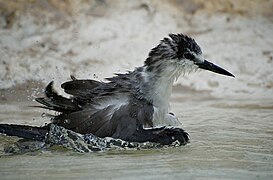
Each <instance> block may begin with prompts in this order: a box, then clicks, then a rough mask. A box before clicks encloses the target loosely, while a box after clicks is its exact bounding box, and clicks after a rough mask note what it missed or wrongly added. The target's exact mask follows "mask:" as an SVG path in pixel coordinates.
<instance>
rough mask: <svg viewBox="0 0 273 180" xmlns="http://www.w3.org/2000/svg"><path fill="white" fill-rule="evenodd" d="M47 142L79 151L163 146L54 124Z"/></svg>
mask: <svg viewBox="0 0 273 180" xmlns="http://www.w3.org/2000/svg"><path fill="white" fill-rule="evenodd" d="M46 142H47V143H48V144H50V145H62V146H64V147H65V148H68V149H71V150H73V151H77V152H94V151H105V150H110V149H111V150H112V149H120V150H122V149H149V148H161V147H163V145H161V144H159V143H152V142H144V143H138V142H128V141H123V140H121V139H114V138H110V137H106V138H100V137H97V136H95V135H93V134H85V135H82V134H79V133H75V132H74V131H71V130H67V129H65V128H63V127H60V126H57V125H53V124H52V125H51V126H50V131H49V133H48V135H47V138H46ZM181 145H182V144H180V143H179V142H174V143H173V144H171V145H169V146H181Z"/></svg>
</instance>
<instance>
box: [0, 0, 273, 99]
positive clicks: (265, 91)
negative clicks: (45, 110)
mask: <svg viewBox="0 0 273 180" xmlns="http://www.w3.org/2000/svg"><path fill="white" fill-rule="evenodd" d="M272 9H273V1H272V0H259V1H256V0H248V1H245V0H210V1H206V0H170V1H149V0H140V1H124V0H120V1H110V0H77V1H74V0H13V1H6V0H0V89H1V91H0V92H1V100H0V101H2V102H5V101H8V99H12V98H16V99H18V98H23V97H24V96H25V94H24V93H27V94H28V95H29V94H30V95H32V96H33V97H36V95H38V93H39V92H40V91H41V89H42V87H44V85H45V84H47V83H48V82H50V81H52V80H54V81H55V82H56V84H55V85H56V88H57V89H58V88H59V85H57V84H59V83H61V82H63V81H65V80H68V79H69V76H70V74H73V75H75V76H76V77H77V78H92V79H98V80H103V79H104V78H105V77H109V76H112V75H113V73H114V72H125V71H127V70H133V69H134V67H136V66H141V65H142V64H143V61H144V60H145V59H146V57H147V55H148V53H149V51H150V49H151V48H152V47H154V46H156V45H157V44H158V42H159V40H160V39H162V38H163V37H165V36H167V35H168V34H169V33H184V34H187V35H189V36H192V37H193V38H194V39H195V40H196V41H197V43H198V44H199V45H200V46H201V48H202V50H203V53H204V55H205V57H206V58H207V59H208V60H210V61H211V62H214V63H216V64H218V65H220V66H222V67H223V68H225V69H227V70H228V71H230V72H232V73H233V74H234V75H235V76H236V78H235V79H234V78H228V77H223V76H220V75H217V74H213V73H209V72H203V71H202V72H197V73H195V74H191V75H186V76H185V77H181V78H180V79H179V80H178V82H176V85H177V86H182V87H187V88H189V89H190V90H194V91H196V90H197V91H207V92H209V93H210V94H211V95H213V96H216V97H240V98H242V97H244V98H257V99H260V100H262V99H268V98H273V48H272V47H273V11H272ZM26 90H27V91H28V92H27V91H26ZM13 92H14V93H16V92H17V93H16V94H18V92H20V93H21V94H20V97H17V96H14V94H13Z"/></svg>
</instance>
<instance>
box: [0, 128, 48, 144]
mask: <svg viewBox="0 0 273 180" xmlns="http://www.w3.org/2000/svg"><path fill="white" fill-rule="evenodd" d="M48 132H49V127H47V126H44V127H34V126H25V125H16V124H0V133H3V134H6V135H9V136H17V137H21V138H24V139H30V140H36V141H45V138H46V134H47V133H48Z"/></svg>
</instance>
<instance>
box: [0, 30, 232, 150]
mask: <svg viewBox="0 0 273 180" xmlns="http://www.w3.org/2000/svg"><path fill="white" fill-rule="evenodd" d="M198 69H204V70H208V71H212V72H215V73H218V74H222V75H226V76H231V77H234V75H233V74H231V73H230V72H228V71H226V70H224V69H223V68H221V67H219V66H217V65H215V64H213V63H211V62H209V61H207V60H206V59H205V58H204V56H203V54H202V51H201V48H200V47H199V45H198V44H197V43H196V42H195V40H194V39H193V38H191V37H189V36H187V35H184V34H169V36H168V37H165V38H163V39H162V40H161V41H160V43H159V44H158V45H157V46H156V47H154V48H153V49H152V50H151V51H150V52H149V55H148V57H147V59H146V60H145V61H144V65H143V66H141V67H136V68H135V69H134V70H133V71H128V72H127V73H124V74H115V75H114V76H113V77H110V78H106V81H105V82H102V81H96V80H92V79H76V78H75V77H74V76H71V79H72V80H71V81H68V82H65V83H63V84H62V85H61V87H62V88H63V89H64V92H65V93H67V94H69V95H70V97H69V98H67V97H63V96H61V95H59V94H58V93H57V92H56V91H55V90H54V88H53V82H50V83H49V84H48V86H47V87H46V88H45V97H41V98H36V101H37V102H39V103H40V104H42V106H40V107H42V108H45V109H49V110H52V111H55V112H58V113H57V115H55V116H54V117H53V118H52V119H51V123H50V124H55V125H58V126H62V127H64V128H66V129H69V130H72V131H74V132H77V133H80V134H90V133H91V134H93V135H96V136H97V137H101V138H104V137H112V138H117V139H122V140H125V141H129V142H147V141H149V142H155V143H160V144H162V145H169V144H172V143H173V142H175V141H178V142H179V143H180V144H181V145H185V144H187V143H188V142H189V134H188V133H187V132H186V131H185V130H183V129H182V128H181V127H179V126H178V124H180V121H179V120H178V118H177V117H175V115H174V114H173V113H171V112H170V105H169V101H170V96H171V91H172V86H173V83H174V82H175V80H176V79H177V78H178V77H179V76H180V75H181V74H182V75H184V74H188V73H190V72H195V71H197V70H198ZM49 130H50V128H49V125H45V126H43V127H32V126H25V125H12V124H1V125H0V132H1V133H4V134H7V135H10V136H18V137H22V138H25V139H31V140H39V141H44V140H45V138H46V134H47V133H48V132H49Z"/></svg>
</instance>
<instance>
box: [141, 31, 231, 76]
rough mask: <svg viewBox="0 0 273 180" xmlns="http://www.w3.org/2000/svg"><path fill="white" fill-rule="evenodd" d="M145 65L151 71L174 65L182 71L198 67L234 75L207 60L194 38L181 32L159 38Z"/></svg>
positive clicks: (162, 69)
mask: <svg viewBox="0 0 273 180" xmlns="http://www.w3.org/2000/svg"><path fill="white" fill-rule="evenodd" d="M145 66H146V67H147V71H153V72H156V71H158V72H160V71H161V72H162V71H164V69H166V68H168V67H170V66H171V67H174V69H173V70H176V69H178V71H179V72H184V73H185V72H191V71H194V70H197V69H199V68H200V69H205V70H209V71H212V72H215V73H219V74H223V75H226V76H232V77H234V75H233V74H231V73H230V72H228V71H226V70H224V69H223V68H221V67H219V66H217V65H215V64H213V63H211V62H209V61H207V60H206V59H205V58H204V57H203V55H202V50H201V48H200V47H199V45H198V44H197V43H196V42H195V40H194V39H192V38H191V37H189V36H186V35H183V34H170V35H169V37H167V38H164V39H163V40H161V41H160V44H159V45H158V46H156V47H155V48H153V49H152V50H151V51H150V53H149V57H148V58H147V59H146V61H145ZM169 69H170V70H171V69H172V68H169Z"/></svg>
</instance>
